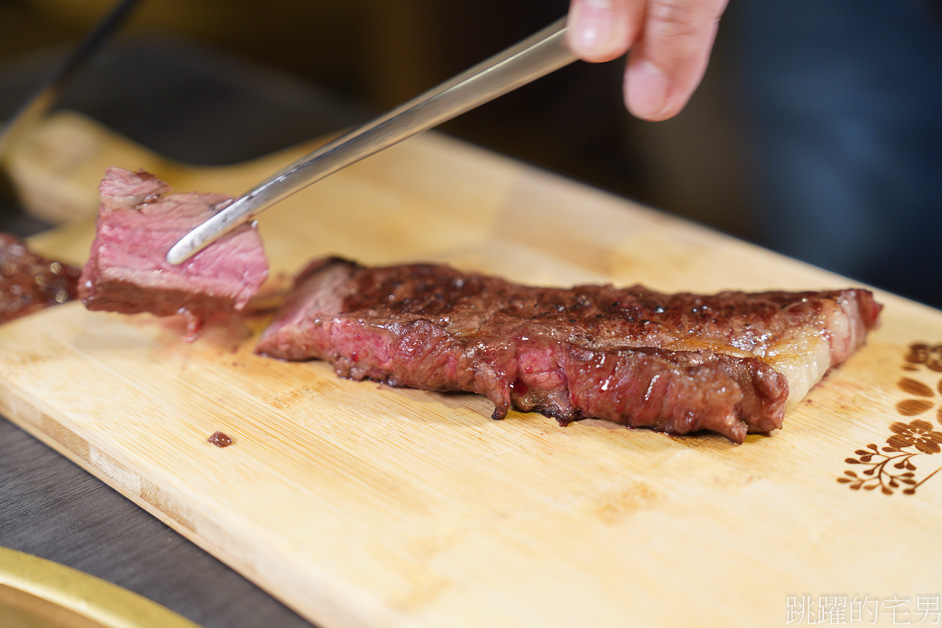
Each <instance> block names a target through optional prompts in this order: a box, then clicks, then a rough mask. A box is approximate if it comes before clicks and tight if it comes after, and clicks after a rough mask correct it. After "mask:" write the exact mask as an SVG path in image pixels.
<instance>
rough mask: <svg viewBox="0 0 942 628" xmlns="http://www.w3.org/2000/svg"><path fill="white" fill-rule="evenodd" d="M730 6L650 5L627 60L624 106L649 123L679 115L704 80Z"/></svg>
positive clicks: (693, 0) (678, 0)
mask: <svg viewBox="0 0 942 628" xmlns="http://www.w3.org/2000/svg"><path fill="white" fill-rule="evenodd" d="M726 2H727V0H651V2H650V3H649V4H648V7H647V12H646V14H645V18H644V26H643V27H642V31H641V35H640V37H639V39H638V41H637V42H636V43H635V45H634V47H632V49H631V54H630V56H629V59H628V67H627V69H626V74H625V104H626V106H627V107H628V110H629V111H631V113H633V114H634V115H636V116H638V117H639V118H644V119H646V120H665V119H667V118H670V117H672V116H674V115H676V114H677V113H679V112H680V110H681V109H683V108H684V106H685V105H686V104H687V102H688V101H689V100H690V96H691V95H692V94H693V92H694V90H695V89H696V88H697V86H698V85H699V84H700V81H701V80H702V79H703V74H704V73H705V72H706V67H707V62H708V60H709V58H710V52H711V50H712V48H713V41H714V39H715V38H716V30H717V27H718V26H719V20H720V16H721V15H722V14H723V10H724V9H725V8H726Z"/></svg>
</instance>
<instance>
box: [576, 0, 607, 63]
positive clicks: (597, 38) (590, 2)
mask: <svg viewBox="0 0 942 628" xmlns="http://www.w3.org/2000/svg"><path fill="white" fill-rule="evenodd" d="M570 19H571V23H570V26H571V27H572V30H573V35H574V37H573V40H572V43H573V46H574V47H575V48H576V49H577V50H576V52H581V53H586V54H593V53H596V52H599V51H602V50H604V49H605V48H606V45H607V44H608V42H609V40H610V39H611V37H612V30H613V26H612V25H613V24H614V21H615V12H614V9H613V8H612V2H611V0H583V1H582V2H580V3H578V4H577V5H575V7H573V14H572V15H571V16H570Z"/></svg>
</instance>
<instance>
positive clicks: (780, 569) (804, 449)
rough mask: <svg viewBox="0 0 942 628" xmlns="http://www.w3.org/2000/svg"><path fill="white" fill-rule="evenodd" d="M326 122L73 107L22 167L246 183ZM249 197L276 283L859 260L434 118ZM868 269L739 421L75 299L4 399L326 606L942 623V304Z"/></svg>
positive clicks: (437, 613)
mask: <svg viewBox="0 0 942 628" xmlns="http://www.w3.org/2000/svg"><path fill="white" fill-rule="evenodd" d="M311 146H313V144H312V145H309V146H305V147H300V148H299V149H297V150H289V151H285V152H284V153H282V154H278V155H274V156H271V157H269V158H265V159H260V160H258V161H255V162H251V163H245V164H240V165H236V166H232V167H225V168H212V169H210V168H192V167H187V166H184V165H181V164H177V163H170V162H167V161H166V160H163V159H161V158H160V157H159V156H155V155H153V154H150V153H148V152H147V151H146V150H144V149H142V148H140V147H137V146H134V145H132V144H130V143H128V142H127V141H125V140H123V139H122V138H119V137H115V136H114V135H112V134H110V133H109V132H107V131H106V130H105V129H102V128H100V127H98V126H96V125H95V124H93V123H91V122H90V121H88V120H86V119H83V118H80V117H77V116H74V115H67V114H62V115H59V116H57V117H55V118H53V119H51V120H50V121H49V122H48V123H47V124H46V125H45V126H44V127H43V129H41V131H40V132H39V133H38V134H37V136H36V139H35V140H34V141H33V142H32V143H31V144H30V145H29V146H26V147H24V148H23V150H21V151H20V155H19V157H17V158H16V159H15V160H14V163H13V164H12V169H13V173H14V177H15V178H16V180H17V181H19V182H21V184H22V185H23V186H24V188H26V189H27V193H26V196H27V198H29V199H30V203H31V206H32V207H33V208H34V209H35V210H36V211H37V212H40V213H43V212H45V215H47V216H57V215H58V216H63V217H64V216H74V215H76V214H77V213H85V214H88V215H91V214H93V213H94V210H95V207H96V192H95V190H96V186H97V181H98V179H99V178H100V177H101V175H102V173H103V171H104V168H105V166H106V165H110V164H115V165H120V166H123V167H126V168H132V169H136V168H147V169H150V170H152V171H154V172H156V173H157V174H159V175H161V176H163V177H164V178H166V179H167V180H168V181H170V182H171V183H172V184H173V185H174V186H175V187H176V189H178V190H180V191H189V190H199V191H220V192H228V193H233V194H236V193H239V192H242V191H243V190H244V189H245V188H246V187H247V186H249V185H250V184H252V183H254V182H255V181H256V180H258V179H260V178H261V177H262V176H263V175H265V174H268V173H269V172H271V171H273V170H274V169H275V168H277V167H280V166H281V165H283V164H285V163H288V162H289V161H291V160H292V159H294V158H295V157H297V156H299V155H300V154H301V153H302V152H306V151H307V150H309V149H310V148H311ZM57 212H58V213H57ZM259 223H260V229H261V233H262V236H263V238H264V239H265V241H266V247H267V251H268V252H269V254H270V256H271V261H272V265H273V270H274V272H273V275H274V276H275V281H278V280H279V279H281V280H283V279H284V278H285V277H287V276H289V275H290V274H291V273H293V272H294V271H296V270H298V269H299V268H300V267H301V266H302V265H304V263H305V262H306V261H308V260H309V259H310V258H312V257H314V256H319V255H324V254H329V253H338V254H342V255H345V256H348V257H351V258H354V259H358V260H360V261H362V262H366V263H387V262H408V261H415V260H431V261H443V262H448V263H452V264H455V265H457V266H460V267H462V268H467V269H477V270H483V271H489V272H495V273H500V274H502V275H504V276H507V277H509V278H511V279H514V280H518V281H524V282H528V283H536V284H571V283H575V282H587V281H611V282H615V283H617V284H630V283H634V282H641V283H644V284H646V285H648V286H650V287H652V288H656V289H661V290H666V291H675V290H692V291H702V292H711V291H717V290H721V289H724V288H738V289H747V290H753V289H754V290H763V289H770V288H782V289H819V288H834V287H846V286H848V285H850V282H848V281H847V280H846V279H843V278H841V277H838V276H835V275H832V274H829V273H826V272H823V271H821V270H818V269H815V268H812V267H810V266H807V265H804V264H801V263H798V262H795V261H793V260H790V259H786V258H784V257H780V256H777V255H774V254H771V253H769V252H766V251H764V250H761V249H759V248H756V247H754V246H751V245H748V244H745V243H743V242H740V241H737V240H734V239H731V238H728V237H725V236H723V235H721V234H718V233H716V232H713V231H710V230H708V229H705V228H701V227H699V226H695V225H692V224H689V223H687V222H684V221H682V220H678V219H676V218H673V217H670V216H667V215H665V214H662V213H658V212H655V211H652V210H649V209H646V208H643V207H640V206H638V205H636V204H633V203H630V202H628V201H626V200H623V199H620V198H616V197H613V196H609V195H607V194H604V193H601V192H599V191H596V190H593V189H589V188H587V187H584V186H582V185H580V184H578V183H575V182H572V181H568V180H564V179H561V178H559V177H556V176H552V175H550V174H547V173H544V172H541V171H538V170H535V169H532V168H530V167H527V166H524V165H522V164H520V163H517V162H514V161H511V160H508V159H505V158H502V157H499V156H496V155H494V154H491V153H489V152H486V151H484V150H480V149H478V148H475V147H471V146H468V145H466V144H463V143H460V142H457V141H455V140H452V139H449V138H446V137H444V136H441V135H437V134H426V135H423V136H420V137H417V138H414V139H412V140H409V141H408V142H406V143H404V144H401V145H399V146H398V147H395V148H393V149H390V150H388V151H386V152H384V153H382V154H380V155H377V156H375V157H372V158H370V159H368V160H365V161H363V162H361V163H359V164H357V165H355V166H353V167H351V168H349V169H348V170H346V171H344V172H341V173H339V174H337V175H335V176H332V177H330V178H329V179H327V180H325V181H323V182H321V183H318V184H317V185H315V186H312V187H311V188H309V189H308V190H306V191H304V192H302V193H300V194H298V195H296V196H294V197H292V198H290V199H288V200H287V201H285V202H284V203H283V204H282V205H280V206H279V207H277V208H275V209H272V210H271V211H269V212H267V213H265V214H264V215H262V216H261V218H260V221H259ZM91 238H92V228H91V225H90V223H89V222H88V220H83V221H80V222H79V223H77V224H74V225H72V226H68V227H63V228H60V229H59V230H57V231H54V232H51V233H48V234H44V235H43V236H41V237H38V238H36V239H35V240H34V244H35V245H36V246H37V247H38V248H40V249H41V250H43V251H44V252H46V253H50V254H55V255H59V256H63V257H67V258H69V259H71V260H73V261H76V262H80V261H83V260H84V256H85V255H87V249H88V246H89V243H90V242H91ZM901 272H905V269H901ZM878 296H879V299H880V300H881V301H882V302H883V303H884V304H885V305H886V309H885V311H884V314H883V319H882V321H883V322H882V326H881V327H880V328H879V329H878V330H877V331H875V332H874V333H873V334H872V336H871V338H870V341H869V343H868V344H867V345H866V346H865V347H864V348H863V349H862V350H860V351H859V352H858V353H857V354H855V355H854V356H853V357H852V358H851V359H850V361H849V362H848V363H847V364H846V365H845V366H844V367H843V368H840V369H839V370H836V371H834V372H832V373H831V374H829V375H828V376H827V378H826V380H825V381H824V382H823V383H822V384H821V385H819V386H818V387H817V388H816V389H815V390H813V391H812V393H811V394H810V396H809V397H808V398H807V399H806V400H805V401H804V402H802V403H801V404H800V405H799V406H798V407H796V408H795V409H794V410H793V411H791V412H790V413H789V414H788V416H787V418H786V421H785V427H784V429H782V430H779V431H778V432H776V433H774V434H773V435H771V436H755V435H754V436H750V437H749V438H747V440H746V442H745V443H744V444H743V445H740V446H736V445H733V444H731V443H729V442H728V441H726V440H725V439H723V438H721V437H715V436H709V435H707V436H702V437H693V438H691V437H688V438H674V437H669V436H665V435H662V434H657V433H654V432H651V431H647V430H632V429H627V428H621V427H616V426H612V425H609V424H605V423H602V422H597V421H584V422H581V423H576V424H573V425H570V426H569V427H566V428H560V427H559V426H558V425H557V424H556V422H555V421H554V420H552V419H549V418H546V417H542V416H540V415H536V414H521V413H513V412H512V413H511V414H510V416H508V418H507V419H506V420H504V421H492V420H490V419H489V418H488V417H489V415H490V413H491V410H492V407H491V405H490V404H489V402H487V401H486V400H485V399H483V398H481V397H476V396H472V395H457V394H450V395H444V394H435V393H424V392H419V391H412V390H402V389H392V388H388V387H384V386H381V385H377V384H375V383H369V382H360V383H357V382H350V381H344V380H340V379H338V378H336V377H335V376H334V375H333V373H332V371H331V369H330V368H328V367H327V366H326V365H324V364H323V363H319V362H312V363H305V364H288V363H282V362H278V361H275V360H271V359H266V358H262V357H259V356H256V355H254V354H253V353H252V349H253V346H254V343H255V340H256V338H257V336H258V334H259V333H260V330H261V328H262V327H263V326H264V324H265V322H266V318H265V317H264V316H262V315H256V316H254V317H247V318H245V319H244V320H240V321H236V322H233V323H232V324H228V325H224V326H219V327H211V328H209V329H206V330H205V331H204V333H203V334H202V335H201V337H200V338H199V339H198V340H196V341H195V342H193V343H186V342H183V341H182V339H181V332H182V326H181V324H179V323H178V322H175V321H168V320H159V319H155V318H151V317H148V316H144V315H140V316H123V315H117V314H104V313H91V312H87V311H85V310H84V309H83V307H82V306H81V304H77V303H72V304H67V305H64V306H61V307H57V308H52V309H49V310H46V311H44V312H40V313H38V314H35V315H33V316H30V317H27V318H25V319H21V320H18V321H15V322H13V323H10V324H8V325H5V326H2V327H0V412H2V413H3V414H4V415H5V416H7V417H9V418H10V419H11V420H13V421H15V422H16V423H18V424H19V425H21V426H22V427H23V428H25V429H27V430H28V431H30V432H32V433H33V434H35V435H36V436H38V437H39V438H41V439H42V440H43V441H45V442H46V443H48V444H49V445H50V446H52V447H54V448H55V449H57V450H58V451H60V452H61V453H62V454H63V455H65V456H68V457H69V458H71V459H73V460H75V461H76V462H78V463H79V464H80V465H82V466H84V467H85V468H86V469H88V470H89V471H91V472H92V473H94V474H95V475H97V476H99V477H101V478H102V479H103V480H104V481H106V482H108V483H109V484H111V485H112V486H114V487H115V488H116V489H117V490H119V491H121V492H122V493H123V494H124V495H126V496H127V497H128V498H130V499H132V500H134V501H135V502H136V503H138V504H139V505H140V506H141V507H143V508H145V509H147V510H148V511H149V512H151V513H153V515H154V516H156V517H159V518H160V519H161V520H163V521H165V522H166V523H168V524H169V525H170V526H172V527H173V528H174V529H176V530H178V531H180V532H181V533H182V534H184V535H185V536H187V537H188V538H190V539H191V540H193V541H194V542H195V543H197V544H198V545H200V546H202V547H204V548H205V549H207V550H208V551H209V552H211V553H213V554H214V555H216V556H217V557H219V558H220V559H221V560H223V561H225V562H226V563H228V564H229V565H231V566H232V567H233V568H235V569H237V570H239V571H240V572H242V573H243V574H245V575H246V576H247V577H248V578H250V579H252V580H253V581H255V582H256V583H258V584H259V585H260V586H262V587H263V588H265V589H267V590H268V591H269V592H270V593H271V594H272V595H274V596H276V597H278V598H280V599H281V600H283V601H284V602H285V603H287V604H288V605H290V606H291V607H293V608H294V609H296V610H297V611H298V612H299V613H301V614H303V615H305V616H306V617H308V618H310V619H311V620H312V621H313V622H316V623H319V624H322V625H324V626H331V627H333V626H340V627H346V626H371V627H372V626H436V627H437V626H475V627H477V626H576V625H579V626H625V625H682V626H687V625H711V626H712V625H742V626H756V625H770V624H775V625H777V624H781V623H785V622H787V621H791V623H814V622H818V619H821V618H823V619H824V620H825V621H826V620H828V618H831V619H832V620H833V619H835V618H837V619H840V618H841V617H843V619H844V621H843V622H840V621H837V622H834V621H832V622H831V623H855V622H856V623H863V622H867V623H870V622H871V620H875V621H876V622H877V623H887V624H891V623H893V621H896V622H897V623H899V621H901V620H902V619H904V618H906V619H908V620H910V621H911V623H916V622H917V621H918V620H919V619H920V618H922V619H923V620H924V622H926V621H927V622H928V623H933V620H938V612H937V611H938V609H939V602H940V595H942V576H940V573H942V570H940V567H939V562H938V560H936V559H937V558H939V556H940V555H942V553H940V550H942V541H940V538H942V537H940V535H939V532H938V528H939V524H940V523H942V473H940V474H937V473H936V472H937V471H938V470H939V469H942V455H940V454H938V453H937V452H938V443H937V442H936V441H935V440H933V439H935V438H936V437H938V438H942V434H939V432H942V425H940V421H942V313H940V312H939V311H936V310H933V309H930V308H927V307H924V306H921V305H918V304H915V303H912V302H909V301H906V300H904V299H901V298H898V297H895V296H893V295H889V294H884V293H878ZM217 430H218V431H223V432H225V433H226V434H228V435H230V436H231V437H232V439H233V444H232V445H231V446H229V447H227V448H224V449H221V448H217V447H215V446H213V445H212V444H210V443H209V442H207V438H208V437H209V436H210V435H211V434H212V433H213V432H215V431H217ZM927 434H932V435H931V436H929V435H927ZM799 613H800V614H799ZM903 613H906V615H903ZM812 620H814V622H812ZM936 623H937V622H936Z"/></svg>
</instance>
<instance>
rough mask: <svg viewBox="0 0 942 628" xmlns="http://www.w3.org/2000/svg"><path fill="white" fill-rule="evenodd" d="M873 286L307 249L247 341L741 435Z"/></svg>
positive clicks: (773, 415)
mask: <svg viewBox="0 0 942 628" xmlns="http://www.w3.org/2000/svg"><path fill="white" fill-rule="evenodd" d="M881 307H882V306H880V305H879V304H877V303H876V302H875V301H874V299H873V295H872V294H871V293H870V292H869V291H867V290H860V289H850V290H840V291H831V292H762V293H751V294H750V293H743V292H722V293H719V294H716V295H709V296H708V295H697V294H690V293H681V294H672V295H667V294H660V293H658V292H655V291H653V290H649V289H647V288H644V287H642V286H633V287H628V288H616V287H613V286H610V285H586V286H576V287H573V288H546V287H532V286H523V285H518V284H514V283H511V282H508V281H505V280H503V279H500V278H497V277H492V276H487V275H482V274H476V273H465V272H461V271H458V270H456V269H453V268H450V267H448V266H442V265H431V264H412V265H401V266H390V267H382V268H366V267H362V266H360V265H358V264H356V263H354V262H350V261H346V260H343V259H339V258H328V259H322V260H317V261H314V262H312V263H311V264H310V265H309V266H308V267H307V268H306V269H305V270H304V271H302V272H301V273H300V274H299V276H298V277H297V278H296V280H295V284H294V288H293V289H292V291H291V293H290V294H289V295H288V298H287V300H286V302H285V303H284V305H283V307H282V308H281V310H280V311H279V312H278V313H277V314H276V315H275V318H274V319H273V321H272V322H271V324H270V325H269V326H268V328H267V329H266V330H265V331H264V332H263V334H262V337H261V339H260V340H259V343H258V345H257V347H256V351H257V352H258V353H260V354H262V355H267V356H270V357H274V358H280V359H284V360H308V359H313V358H319V359H323V360H327V361H329V362H330V363H332V364H333V366H334V369H335V371H336V372H337V374H338V375H340V376H342V377H347V378H351V379H356V380H362V379H371V380H376V381H380V382H385V383H387V384H390V385H392V386H408V387H414V388H420V389H425V390H435V391H469V392H474V393H478V394H482V395H485V396H486V397H487V398H488V399H490V400H491V401H492V402H493V403H494V405H495V409H494V413H493V418H495V419H500V418H503V417H504V416H506V414H507V412H508V411H509V410H510V409H511V408H516V409H519V410H522V411H538V412H541V413H543V414H546V415H548V416H552V417H555V418H556V419H558V420H559V422H560V424H562V425H565V424H567V423H569V422H571V421H575V420H579V419H583V418H590V417H591V418H599V419H604V420H608V421H613V422H615V423H619V424H624V425H629V426H633V427H642V426H643V427H650V428H654V429H656V430H660V431H664V432H668V433H671V434H689V433H692V432H698V431H702V430H708V431H713V432H717V433H719V434H723V435H724V436H726V437H727V438H729V439H730V440H731V441H734V442H737V443H741V442H742V441H743V440H744V439H745V436H746V433H747V432H762V433H767V432H770V431H772V430H774V429H777V428H779V427H781V425H782V421H783V418H784V413H785V409H786V405H787V404H789V403H795V402H797V401H798V400H800V399H801V398H803V397H804V395H805V394H806V393H807V392H808V390H809V389H810V388H811V387H812V386H813V385H815V384H816V383H817V382H818V381H819V380H820V379H821V377H823V376H824V374H825V372H827V370H828V369H830V368H831V367H832V366H835V365H837V364H840V363H841V362H843V361H844V360H846V359H847V357H848V356H849V355H850V354H851V353H852V352H853V351H854V350H855V349H856V348H857V347H858V346H860V345H861V344H862V343H863V342H864V340H865V338H866V335H867V332H868V331H869V330H870V329H872V328H873V327H874V325H875V324H876V321H877V318H878V316H879V313H880V309H881Z"/></svg>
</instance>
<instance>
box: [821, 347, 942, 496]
mask: <svg viewBox="0 0 942 628" xmlns="http://www.w3.org/2000/svg"><path fill="white" fill-rule="evenodd" d="M903 370H904V371H908V372H920V371H921V372H923V373H928V374H930V375H931V376H932V377H934V375H933V374H934V373H942V345H929V344H926V343H913V344H912V345H910V347H909V353H907V355H906V358H905V363H904V365H903ZM897 388H899V389H900V390H901V391H903V392H904V393H905V394H906V395H907V397H906V398H905V399H903V400H902V401H900V402H899V403H897V404H896V412H897V413H898V414H899V415H900V416H901V417H906V418H910V417H917V416H918V417H920V418H918V419H913V420H911V421H908V422H907V421H905V420H904V421H894V422H893V423H892V424H891V425H890V432H891V434H890V436H888V437H887V438H886V444H885V445H883V446H879V447H878V446H877V445H876V444H875V443H870V444H869V445H867V446H866V447H864V448H861V449H858V450H857V451H855V452H854V454H855V455H856V457H852V458H847V459H845V461H844V462H846V463H847V464H849V465H854V466H856V467H857V469H848V470H846V471H844V474H843V475H841V476H840V477H838V478H837V481H838V482H840V483H841V484H847V485H848V487H850V488H851V489H853V490H860V489H863V490H865V491H873V490H876V489H880V492H881V493H883V494H884V495H892V494H893V493H894V492H896V490H898V489H900V490H901V492H902V493H903V494H905V495H913V494H915V493H916V489H918V488H919V487H920V486H922V484H923V483H925V482H926V481H927V480H928V479H929V478H931V477H933V476H934V475H935V474H936V473H938V472H939V471H942V456H939V458H938V464H937V465H936V468H935V469H934V470H932V471H930V472H928V473H926V474H924V475H922V476H921V477H920V475H917V474H918V473H919V471H918V469H917V468H916V463H915V461H914V459H916V460H921V459H920V458H919V457H920V456H933V455H935V454H938V453H940V452H942V403H940V401H942V378H939V380H938V381H937V382H936V383H935V387H934V388H933V387H932V386H930V385H928V384H926V383H924V382H923V381H920V380H919V379H916V378H915V377H903V378H902V379H900V380H899V381H898V382H897ZM937 394H938V396H939V398H937ZM933 409H935V412H934V413H930V411H931V410H933ZM933 414H934V418H935V421H936V424H938V425H936V424H933V423H932V422H931V420H927V419H928V418H930V417H933Z"/></svg>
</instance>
